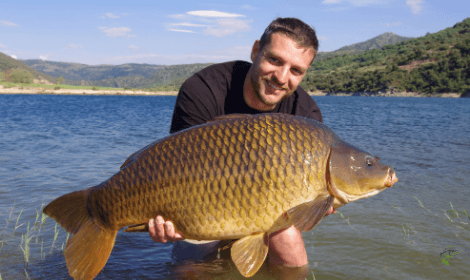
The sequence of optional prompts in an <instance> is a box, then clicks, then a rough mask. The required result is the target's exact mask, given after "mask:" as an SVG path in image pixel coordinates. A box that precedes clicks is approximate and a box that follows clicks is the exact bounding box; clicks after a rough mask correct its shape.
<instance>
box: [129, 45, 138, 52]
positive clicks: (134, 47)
mask: <svg viewBox="0 0 470 280" xmlns="http://www.w3.org/2000/svg"><path fill="white" fill-rule="evenodd" d="M127 48H128V49H131V50H133V51H136V50H138V49H140V48H139V47H137V46H136V45H130V46H129V47H127Z"/></svg>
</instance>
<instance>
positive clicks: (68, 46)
mask: <svg viewBox="0 0 470 280" xmlns="http://www.w3.org/2000/svg"><path fill="white" fill-rule="evenodd" d="M65 48H66V49H75V50H76V49H83V46H82V45H79V44H68V45H66V46H65Z"/></svg>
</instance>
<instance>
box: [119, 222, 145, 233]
mask: <svg viewBox="0 0 470 280" xmlns="http://www.w3.org/2000/svg"><path fill="white" fill-rule="evenodd" d="M148 231H149V224H148V223H141V224H137V225H131V226H128V227H127V228H126V229H124V232H148Z"/></svg>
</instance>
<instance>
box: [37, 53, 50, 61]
mask: <svg viewBox="0 0 470 280" xmlns="http://www.w3.org/2000/svg"><path fill="white" fill-rule="evenodd" d="M49 56H50V55H49V54H46V55H40V56H39V59H40V60H47V59H48V58H49Z"/></svg>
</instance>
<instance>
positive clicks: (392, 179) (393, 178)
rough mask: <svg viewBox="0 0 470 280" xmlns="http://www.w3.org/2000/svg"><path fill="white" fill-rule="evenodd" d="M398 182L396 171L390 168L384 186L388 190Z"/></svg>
mask: <svg viewBox="0 0 470 280" xmlns="http://www.w3.org/2000/svg"><path fill="white" fill-rule="evenodd" d="M396 182H398V178H397V175H396V173H395V169H393V168H392V167H390V166H389V167H388V174H387V177H386V178H385V182H384V186H385V187H387V188H391V187H392V186H393V184H395V183H396Z"/></svg>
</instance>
